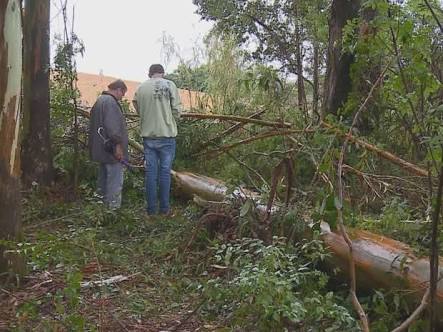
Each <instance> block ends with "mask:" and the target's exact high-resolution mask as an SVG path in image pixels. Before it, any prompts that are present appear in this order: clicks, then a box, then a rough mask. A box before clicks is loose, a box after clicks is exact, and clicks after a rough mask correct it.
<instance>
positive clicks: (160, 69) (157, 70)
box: [148, 63, 165, 77]
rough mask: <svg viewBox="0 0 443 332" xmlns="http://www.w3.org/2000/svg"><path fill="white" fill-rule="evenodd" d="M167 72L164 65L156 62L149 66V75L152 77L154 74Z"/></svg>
mask: <svg viewBox="0 0 443 332" xmlns="http://www.w3.org/2000/svg"><path fill="white" fill-rule="evenodd" d="M164 73H165V68H163V66H162V65H160V64H158V63H156V64H153V65H151V67H149V74H148V75H149V77H152V76H153V75H154V74H164Z"/></svg>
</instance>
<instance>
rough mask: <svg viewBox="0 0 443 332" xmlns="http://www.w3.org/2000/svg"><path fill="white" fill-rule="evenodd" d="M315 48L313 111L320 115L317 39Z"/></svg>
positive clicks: (314, 44)
mask: <svg viewBox="0 0 443 332" xmlns="http://www.w3.org/2000/svg"><path fill="white" fill-rule="evenodd" d="M312 43H313V48H314V54H313V56H314V63H313V69H312V73H313V74H312V80H313V84H314V88H313V91H312V111H313V113H314V114H315V115H318V101H319V86H320V84H319V79H318V78H319V66H320V64H319V57H320V55H319V43H318V41H317V40H315V39H314V40H313V42H312Z"/></svg>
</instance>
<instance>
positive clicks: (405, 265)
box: [172, 172, 443, 311]
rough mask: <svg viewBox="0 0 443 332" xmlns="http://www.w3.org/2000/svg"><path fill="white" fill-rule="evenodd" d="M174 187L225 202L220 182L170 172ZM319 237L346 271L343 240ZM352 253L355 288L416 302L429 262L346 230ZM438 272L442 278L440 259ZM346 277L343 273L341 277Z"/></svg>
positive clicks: (397, 245)
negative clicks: (396, 293)
mask: <svg viewBox="0 0 443 332" xmlns="http://www.w3.org/2000/svg"><path fill="white" fill-rule="evenodd" d="M172 175H173V178H174V180H175V181H176V183H177V188H178V189H179V190H182V191H183V192H185V193H187V194H190V195H191V194H195V195H198V196H200V197H202V198H204V199H207V200H211V201H223V200H226V199H227V196H226V195H227V192H228V191H227V187H226V185H225V184H224V183H223V182H222V181H220V180H216V179H213V178H210V177H207V176H201V175H197V174H193V173H189V172H173V173H172ZM321 230H322V233H321V237H322V239H323V241H324V243H325V245H326V247H327V248H328V250H329V252H330V253H331V254H332V255H331V257H330V258H329V260H328V262H327V263H328V264H329V265H330V266H332V267H339V268H340V269H341V270H342V271H343V272H347V269H348V267H349V264H348V257H349V256H348V251H349V248H348V245H347V244H346V242H345V241H344V239H343V237H342V236H341V235H340V234H338V233H335V232H332V231H331V230H330V228H329V225H328V224H326V223H322V226H321ZM347 231H348V233H349V235H350V237H351V239H352V247H353V251H354V260H355V266H356V271H357V281H358V283H357V286H358V287H359V288H363V287H365V288H367V287H370V288H385V289H401V290H404V291H405V296H408V297H410V298H413V299H414V300H415V301H416V302H419V301H420V299H421V298H422V296H423V294H424V292H425V291H426V289H427V288H428V285H429V273H430V269H429V259H428V258H427V257H421V258H419V257H416V256H415V255H414V254H413V250H412V248H411V247H409V246H408V245H407V244H405V243H402V242H400V241H396V240H393V239H391V238H388V237H385V236H382V235H377V234H374V233H371V232H368V231H363V230H356V229H347ZM439 273H440V275H441V276H442V277H443V258H442V257H440V268H439ZM345 275H347V274H345ZM437 302H438V303H439V308H441V310H442V311H443V280H440V281H439V283H438V287H437Z"/></svg>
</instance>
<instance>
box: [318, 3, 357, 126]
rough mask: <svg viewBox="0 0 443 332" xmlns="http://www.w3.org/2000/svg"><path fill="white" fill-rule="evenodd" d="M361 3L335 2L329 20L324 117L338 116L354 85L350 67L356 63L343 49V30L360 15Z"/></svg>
mask: <svg viewBox="0 0 443 332" xmlns="http://www.w3.org/2000/svg"><path fill="white" fill-rule="evenodd" d="M359 9H360V1H358V0H355V1H349V0H333V1H332V6H331V16H330V19H329V44H328V58H327V67H326V78H325V84H324V98H323V107H322V117H323V118H324V116H325V115H326V114H334V115H336V114H337V111H338V109H339V108H340V107H341V106H343V104H344V103H345V102H346V99H347V97H348V94H349V92H350V91H351V88H352V84H351V79H350V67H351V64H352V63H353V61H354V57H353V55H352V54H350V53H348V52H345V51H344V50H343V47H342V39H343V28H344V27H345V25H346V24H347V22H348V21H349V20H351V19H353V18H355V17H357V15H358V11H359Z"/></svg>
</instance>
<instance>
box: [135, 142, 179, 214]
mask: <svg viewBox="0 0 443 332" xmlns="http://www.w3.org/2000/svg"><path fill="white" fill-rule="evenodd" d="M143 147H144V150H145V187H146V200H147V203H148V208H147V211H148V214H157V211H158V209H157V207H158V204H157V203H158V201H159V203H160V213H162V214H166V213H168V212H169V192H170V190H171V168H172V162H173V160H174V157H175V137H167V138H155V139H154V138H145V137H144V138H143ZM157 187H158V189H159V196H158V198H157Z"/></svg>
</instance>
